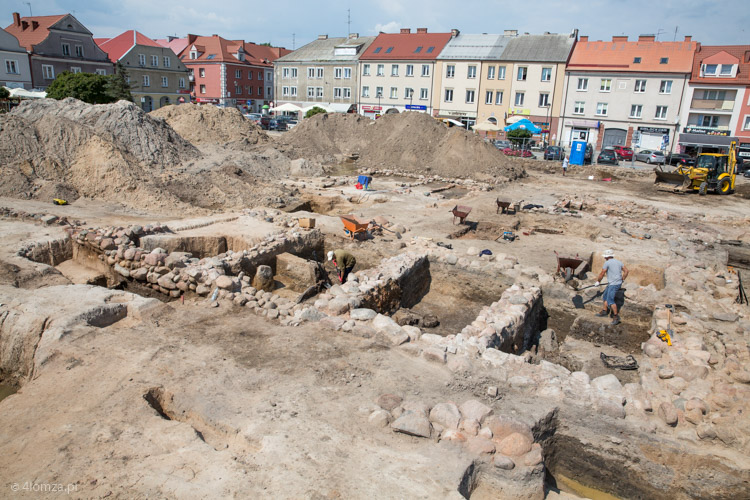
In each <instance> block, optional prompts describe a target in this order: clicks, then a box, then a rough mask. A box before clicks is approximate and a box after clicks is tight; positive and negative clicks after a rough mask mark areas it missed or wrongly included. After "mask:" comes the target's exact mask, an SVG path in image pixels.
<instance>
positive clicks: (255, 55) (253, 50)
mask: <svg viewBox="0 0 750 500" xmlns="http://www.w3.org/2000/svg"><path fill="white" fill-rule="evenodd" d="M245 52H247V56H248V59H250V61H252V63H253V64H259V65H263V66H273V62H274V61H275V60H276V59H278V58H279V57H281V56H285V55H287V54H290V53H291V52H292V51H291V50H289V49H285V48H284V47H269V46H268V45H258V44H257V43H252V42H246V43H245Z"/></svg>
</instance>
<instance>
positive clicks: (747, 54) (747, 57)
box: [745, 50, 750, 64]
mask: <svg viewBox="0 0 750 500" xmlns="http://www.w3.org/2000/svg"><path fill="white" fill-rule="evenodd" d="M749 62H750V50H746V51H745V64H747V63H749Z"/></svg>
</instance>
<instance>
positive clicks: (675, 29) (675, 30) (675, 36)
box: [672, 26, 680, 42]
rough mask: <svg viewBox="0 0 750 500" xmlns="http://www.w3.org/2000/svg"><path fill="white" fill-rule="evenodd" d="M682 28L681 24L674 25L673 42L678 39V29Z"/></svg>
mask: <svg viewBox="0 0 750 500" xmlns="http://www.w3.org/2000/svg"><path fill="white" fill-rule="evenodd" d="M678 29H680V27H679V26H675V27H674V38H673V39H672V41H673V42H676V41H677V30H678Z"/></svg>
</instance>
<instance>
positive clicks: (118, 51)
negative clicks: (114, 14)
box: [94, 30, 162, 62]
mask: <svg viewBox="0 0 750 500" xmlns="http://www.w3.org/2000/svg"><path fill="white" fill-rule="evenodd" d="M94 40H95V41H96V40H97V39H94ZM96 44H97V45H98V46H99V48H100V49H102V50H103V51H104V52H106V53H107V55H108V56H109V58H110V59H111V60H112V61H113V62H114V61H119V60H120V58H121V57H122V56H124V55H125V54H127V52H128V51H129V50H130V49H132V48H133V46H135V45H145V46H147V47H159V48H161V47H162V46H161V45H159V44H158V43H156V41H154V40H152V39H150V38H149V37H147V36H146V35H144V34H143V33H140V32H138V31H134V30H128V31H125V32H124V33H121V34H119V35H117V36H116V37H114V38H110V39H109V40H106V41H104V42H102V43H99V42H98V41H97V42H96Z"/></svg>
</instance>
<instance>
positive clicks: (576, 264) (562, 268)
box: [555, 252, 589, 283]
mask: <svg viewBox="0 0 750 500" xmlns="http://www.w3.org/2000/svg"><path fill="white" fill-rule="evenodd" d="M555 256H556V257H557V270H556V271H555V273H559V274H560V276H562V277H564V278H565V282H566V283H567V282H568V281H570V280H571V279H572V278H573V277H576V278H580V277H581V274H582V273H583V272H584V271H585V270H586V266H588V264H589V263H588V260H587V259H586V258H584V257H579V256H578V254H576V256H575V257H565V256H561V255H560V254H558V253H557V252H555Z"/></svg>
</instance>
